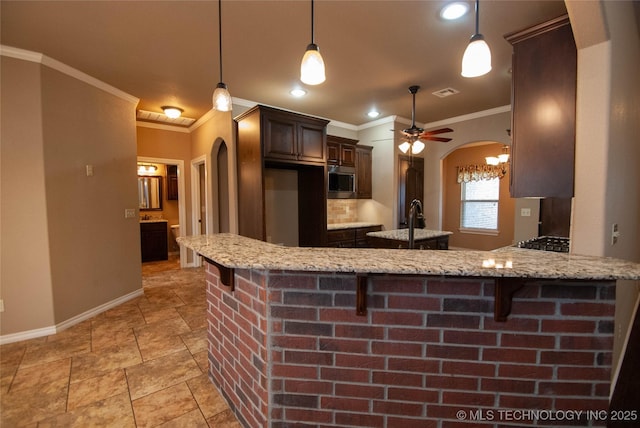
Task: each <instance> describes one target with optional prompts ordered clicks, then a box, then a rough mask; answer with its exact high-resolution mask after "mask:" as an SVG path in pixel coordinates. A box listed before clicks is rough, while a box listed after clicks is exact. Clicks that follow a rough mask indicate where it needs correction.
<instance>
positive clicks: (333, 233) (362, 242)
mask: <svg viewBox="0 0 640 428" xmlns="http://www.w3.org/2000/svg"><path fill="white" fill-rule="evenodd" d="M381 230H382V226H367V227H351V228H346V229H335V230H329V231H328V232H327V246H328V247H339V248H366V247H368V246H369V241H368V239H367V233H369V232H379V231H381Z"/></svg>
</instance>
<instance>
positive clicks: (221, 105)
mask: <svg viewBox="0 0 640 428" xmlns="http://www.w3.org/2000/svg"><path fill="white" fill-rule="evenodd" d="M218 41H219V43H220V46H219V47H220V82H219V83H218V85H217V86H216V89H215V90H214V91H213V97H212V102H213V108H214V109H216V110H218V111H231V94H230V93H229V90H228V89H227V84H226V83H223V81H222V0H218Z"/></svg>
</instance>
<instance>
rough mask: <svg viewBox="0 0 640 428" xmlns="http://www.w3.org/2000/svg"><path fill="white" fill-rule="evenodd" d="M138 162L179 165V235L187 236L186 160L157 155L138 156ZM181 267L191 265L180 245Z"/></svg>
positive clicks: (184, 249) (185, 250) (183, 248)
mask: <svg viewBox="0 0 640 428" xmlns="http://www.w3.org/2000/svg"><path fill="white" fill-rule="evenodd" d="M138 162H149V163H162V164H165V165H178V195H179V197H178V222H179V223H180V228H179V229H178V230H179V234H178V236H186V234H187V226H186V225H185V221H187V208H186V204H185V199H186V196H187V189H186V185H185V181H184V177H185V176H184V161H183V160H182V159H167V158H155V157H146V156H138ZM180 267H181V268H185V267H189V264H188V263H187V249H186V248H185V247H183V246H182V245H181V246H180Z"/></svg>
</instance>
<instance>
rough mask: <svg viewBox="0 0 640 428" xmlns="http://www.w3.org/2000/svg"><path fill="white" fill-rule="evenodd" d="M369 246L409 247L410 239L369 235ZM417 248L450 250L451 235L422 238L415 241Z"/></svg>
mask: <svg viewBox="0 0 640 428" xmlns="http://www.w3.org/2000/svg"><path fill="white" fill-rule="evenodd" d="M369 246H370V247H371V248H391V249H406V248H408V247H409V242H408V241H403V240H399V239H388V238H379V237H373V236H369ZM414 249H415V250H448V249H449V236H448V235H446V236H439V237H437V238H431V239H421V240H416V241H415V248H414Z"/></svg>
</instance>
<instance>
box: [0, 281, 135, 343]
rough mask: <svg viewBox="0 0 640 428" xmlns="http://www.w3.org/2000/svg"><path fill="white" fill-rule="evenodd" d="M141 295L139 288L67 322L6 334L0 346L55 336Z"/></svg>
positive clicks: (0, 341)
mask: <svg viewBox="0 0 640 428" xmlns="http://www.w3.org/2000/svg"><path fill="white" fill-rule="evenodd" d="M143 294H144V290H143V289H142V288H140V289H138V290H136V291H133V292H131V293H129V294H125V295H124V296H121V297H118V298H117V299H114V300H111V301H110V302H107V303H103V304H102V305H99V306H96V307H95V308H93V309H90V310H88V311H86V312H83V313H81V314H79V315H76V316H74V317H71V318H69V319H68V320H66V321H63V322H61V323H59V324H57V325H55V326H50V327H43V328H37V329H34V330H27V331H22V332H20V333H13V334H6V335H4V336H0V345H5V344H7V343H13V342H20V341H22V340H29V339H35V338H38V337H44V336H51V335H52V334H57V333H59V332H61V331H63V330H66V329H68V328H70V327H73V326H74V325H76V324H79V323H81V322H82V321H85V320H87V319H89V318H92V317H95V316H96V315H99V314H101V313H102V312H105V311H107V310H109V309H111V308H114V307H116V306H118V305H121V304H123V303H125V302H128V301H129V300H131V299H134V298H136V297H138V296H142V295H143Z"/></svg>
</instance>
